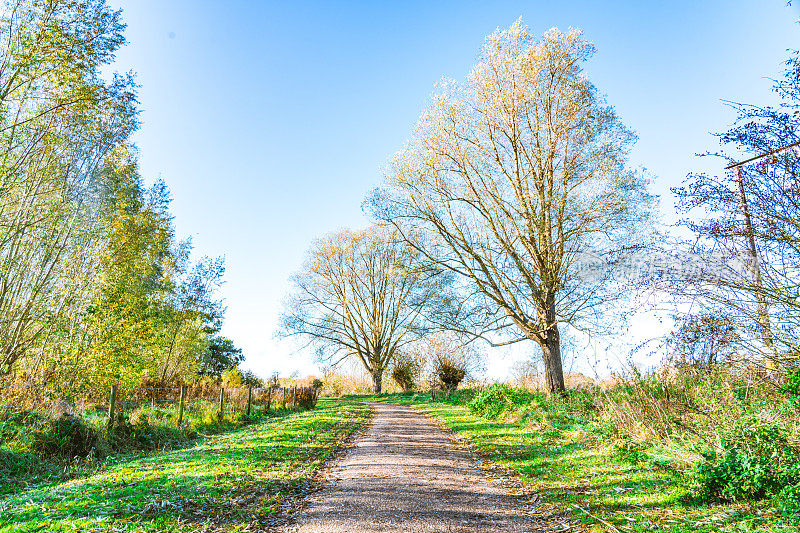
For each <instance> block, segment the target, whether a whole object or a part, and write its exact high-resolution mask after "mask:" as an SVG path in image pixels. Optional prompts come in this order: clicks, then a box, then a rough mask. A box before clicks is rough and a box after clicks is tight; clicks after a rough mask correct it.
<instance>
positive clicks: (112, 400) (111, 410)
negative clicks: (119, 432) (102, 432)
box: [106, 385, 117, 431]
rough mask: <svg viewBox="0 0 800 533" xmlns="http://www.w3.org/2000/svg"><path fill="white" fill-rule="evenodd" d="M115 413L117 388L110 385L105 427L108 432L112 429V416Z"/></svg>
mask: <svg viewBox="0 0 800 533" xmlns="http://www.w3.org/2000/svg"><path fill="white" fill-rule="evenodd" d="M116 411H117V386H116V385H111V396H110V397H109V399H108V423H107V424H106V427H107V429H108V430H109V431H111V429H112V428H113V427H114V414H115V413H116Z"/></svg>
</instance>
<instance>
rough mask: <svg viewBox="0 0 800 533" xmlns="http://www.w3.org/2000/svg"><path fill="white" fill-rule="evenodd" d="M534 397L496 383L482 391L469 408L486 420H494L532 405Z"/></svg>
mask: <svg viewBox="0 0 800 533" xmlns="http://www.w3.org/2000/svg"><path fill="white" fill-rule="evenodd" d="M532 398H533V396H532V395H531V394H530V393H528V392H525V391H523V390H520V389H514V388H512V387H510V386H509V385H507V384H505V383H496V384H494V385H490V386H489V387H487V388H486V389H484V390H482V391H481V392H479V393H478V394H476V395H475V397H474V398H473V399H472V401H470V403H469V408H470V410H471V411H473V412H474V413H477V414H479V415H480V416H483V417H485V418H489V419H494V418H497V417H498V416H500V414H501V413H504V412H508V411H513V410H515V409H516V408H518V407H520V406H523V405H526V404H528V403H530V401H531V399H532Z"/></svg>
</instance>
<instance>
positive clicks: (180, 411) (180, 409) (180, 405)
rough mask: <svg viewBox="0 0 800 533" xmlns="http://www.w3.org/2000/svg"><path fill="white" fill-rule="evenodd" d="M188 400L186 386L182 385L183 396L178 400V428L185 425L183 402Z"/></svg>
mask: <svg viewBox="0 0 800 533" xmlns="http://www.w3.org/2000/svg"><path fill="white" fill-rule="evenodd" d="M185 399H186V385H181V396H180V399H179V400H178V427H179V428H180V427H181V424H182V423H183V401H184V400H185Z"/></svg>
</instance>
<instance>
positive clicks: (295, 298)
mask: <svg viewBox="0 0 800 533" xmlns="http://www.w3.org/2000/svg"><path fill="white" fill-rule="evenodd" d="M440 274H441V272H438V271H435V270H430V269H427V268H425V265H424V263H423V261H422V254H421V253H419V252H418V251H416V250H414V249H413V248H410V247H408V246H407V245H406V243H405V242H403V241H402V240H401V239H399V238H398V235H397V233H396V232H395V231H393V230H391V229H388V228H385V227H381V226H370V227H368V228H366V229H364V230H361V231H349V230H344V231H340V232H338V233H335V234H332V235H329V236H327V237H324V238H321V239H319V240H317V241H316V242H315V243H314V244H313V245H312V247H311V249H310V250H309V252H308V257H307V259H306V262H305V265H304V266H303V269H302V270H301V271H300V272H299V273H298V274H296V275H295V276H294V277H293V278H292V289H291V292H290V294H289V296H288V298H287V300H286V302H285V305H284V312H283V315H282V317H281V326H282V329H281V332H280V335H282V336H299V337H301V338H303V339H305V340H306V341H307V342H308V344H309V345H312V346H315V347H316V349H317V353H318V355H319V357H320V358H322V359H325V360H328V361H334V362H338V361H341V360H343V359H348V358H349V359H356V360H358V361H360V362H361V364H362V365H363V366H364V368H365V369H366V370H367V371H368V372H369V373H370V374H371V376H372V380H373V388H374V391H375V392H380V391H381V389H382V387H383V376H384V372H385V371H386V369H387V368H388V367H389V364H390V363H391V362H392V359H393V358H394V357H395V355H396V354H397V353H398V350H400V349H401V348H402V347H403V346H405V345H406V344H408V343H409V342H411V341H413V340H414V339H416V338H417V337H418V336H419V335H420V334H421V333H422V332H424V331H425V330H426V329H427V328H428V327H429V322H428V317H429V316H430V315H431V314H435V312H436V309H437V308H441V307H442V306H443V305H444V304H443V303H442V302H443V301H444V300H443V296H444V294H445V291H444V288H445V287H446V284H447V280H448V277H447V276H446V275H440Z"/></svg>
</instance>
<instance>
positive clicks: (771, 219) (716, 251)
mask: <svg viewBox="0 0 800 533" xmlns="http://www.w3.org/2000/svg"><path fill="white" fill-rule="evenodd" d="M774 90H775V92H776V93H777V94H778V95H779V97H780V103H779V105H778V106H777V107H768V106H758V105H745V104H736V105H734V107H735V109H736V110H737V112H738V117H737V120H736V123H735V124H734V126H733V127H732V128H731V129H730V130H728V131H727V132H725V133H723V134H721V135H719V138H720V141H721V142H722V144H723V146H724V147H725V150H726V152H725V153H721V154H715V155H719V156H721V157H723V158H724V159H725V160H727V161H728V162H729V163H733V162H735V161H742V160H746V159H748V158H750V157H756V156H761V155H766V157H763V158H760V159H758V160H757V161H754V162H753V163H752V164H747V165H744V166H742V167H741V169H740V171H739V170H737V169H736V168H734V169H732V172H731V174H728V175H723V176H709V175H706V174H694V175H690V177H689V179H688V181H687V183H686V184H685V185H684V186H683V187H679V188H674V189H673V192H674V193H675V194H676V195H677V197H678V199H679V209H680V210H681V211H682V212H683V213H685V214H691V218H687V219H686V220H685V221H684V224H685V226H686V227H688V228H689V229H691V230H692V231H693V232H694V233H695V234H696V235H697V237H698V239H697V240H696V242H694V243H693V244H692V249H693V251H694V252H695V255H696V257H698V258H702V259H703V262H702V265H701V266H702V268H699V269H696V271H694V272H692V274H691V275H690V276H678V277H676V278H675V279H671V280H669V281H671V282H672V285H671V287H670V289H671V290H672V291H673V292H674V293H676V294H678V295H679V296H681V297H684V298H688V299H690V300H691V301H693V302H697V303H699V304H701V305H702V306H703V307H704V309H705V313H706V314H713V315H716V316H723V317H725V318H726V320H727V323H728V324H729V325H732V326H734V327H735V330H736V331H735V340H736V346H737V348H738V349H737V350H736V351H737V352H738V353H739V354H740V355H748V356H749V357H750V358H751V360H753V361H765V362H766V363H767V364H768V365H769V366H773V365H774V364H775V363H782V364H784V365H793V366H796V365H797V364H798V357H800V334H798V332H800V298H798V296H800V293H798V287H800V269H798V265H800V153H799V152H798V147H796V146H795V147H791V145H793V144H795V143H797V142H798V141H800V58H798V55H797V53H794V54H793V55H792V56H791V57H790V59H789V60H788V61H787V62H786V71H785V75H784V77H783V78H782V79H780V80H777V81H776V82H775V85H774ZM785 147H789V149H783V150H780V149H782V148H785ZM775 150H779V151H777V152H775V153H772V152H773V151H775ZM745 213H747V216H748V218H749V225H748V223H747V222H746V220H745ZM753 252H755V254H753Z"/></svg>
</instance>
